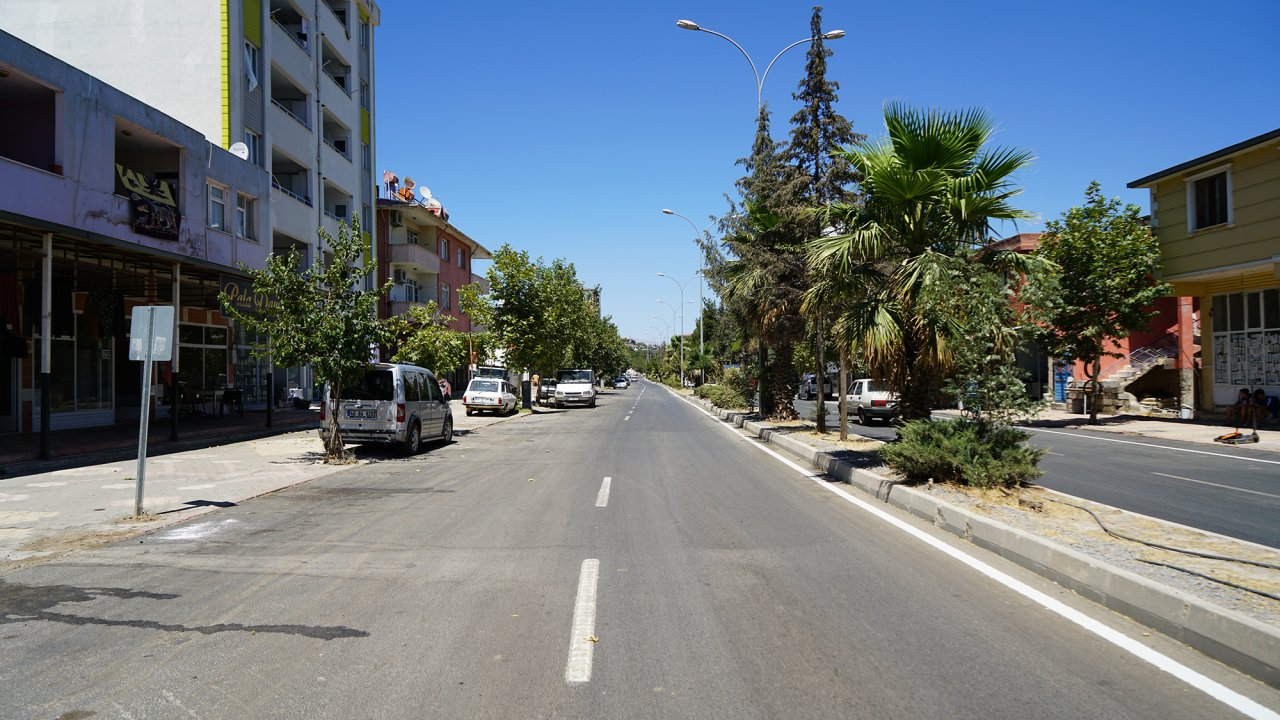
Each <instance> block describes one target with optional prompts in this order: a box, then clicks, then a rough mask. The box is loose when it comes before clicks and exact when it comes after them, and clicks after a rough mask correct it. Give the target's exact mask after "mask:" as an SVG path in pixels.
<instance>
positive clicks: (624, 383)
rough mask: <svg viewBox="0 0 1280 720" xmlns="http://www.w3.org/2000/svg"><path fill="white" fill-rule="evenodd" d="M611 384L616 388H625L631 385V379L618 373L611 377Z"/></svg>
mask: <svg viewBox="0 0 1280 720" xmlns="http://www.w3.org/2000/svg"><path fill="white" fill-rule="evenodd" d="M613 386H614V387H615V388H617V389H618V390H626V389H627V388H629V387H631V381H630V380H628V379H627V376H626V375H619V376H618V377H616V378H614V379H613Z"/></svg>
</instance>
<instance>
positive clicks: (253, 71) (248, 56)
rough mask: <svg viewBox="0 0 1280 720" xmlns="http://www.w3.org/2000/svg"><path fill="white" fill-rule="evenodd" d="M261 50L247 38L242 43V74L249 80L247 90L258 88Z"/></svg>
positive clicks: (251, 90)
mask: <svg viewBox="0 0 1280 720" xmlns="http://www.w3.org/2000/svg"><path fill="white" fill-rule="evenodd" d="M261 57H262V50H260V49H258V47H257V46H256V45H254V44H253V43H251V42H249V41H248V40H246V41H245V43H244V76H245V79H246V80H248V82H249V92H253V91H254V90H257V89H258V84H259V83H258V68H259V67H260V62H261V61H260V58H261Z"/></svg>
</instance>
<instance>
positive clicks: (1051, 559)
mask: <svg viewBox="0 0 1280 720" xmlns="http://www.w3.org/2000/svg"><path fill="white" fill-rule="evenodd" d="M684 399H686V400H689V401H690V402H693V403H697V405H698V406H699V407H703V408H705V409H707V411H708V412H710V413H713V414H714V415H715V416H716V417H718V418H719V419H720V420H722V421H724V422H727V423H731V424H732V425H734V426H735V427H739V428H743V429H745V430H746V431H747V432H748V433H750V434H752V435H754V436H756V437H757V438H759V439H760V440H762V441H764V442H767V443H769V444H771V445H774V446H776V447H778V448H779V449H780V450H783V451H785V452H786V453H787V454H789V455H791V456H793V457H795V458H797V459H798V460H800V461H802V462H804V463H806V464H807V465H808V466H809V467H813V468H816V469H818V470H820V471H822V472H824V473H826V474H827V475H828V476H830V477H831V478H834V479H837V480H840V481H843V482H846V483H849V484H850V485H852V486H855V487H858V488H860V489H862V490H863V491H864V492H866V493H867V494H869V495H872V496H874V497H875V498H876V499H878V500H883V501H884V502H887V503H889V504H891V505H895V506H897V507H899V508H901V509H903V510H906V511H907V512H909V513H911V514H913V515H916V516H917V517H920V518H922V519H924V520H926V521H928V522H931V523H932V524H933V525H935V526H936V527H938V528H941V529H943V530H946V531H947V532H950V533H952V534H953V535H957V536H959V537H961V538H964V539H965V540H968V541H969V542H971V543H973V544H974V545H977V546H979V547H981V548H983V549H986V550H990V551H992V552H995V553H996V554H998V555H1000V556H1001V557H1003V558H1005V559H1007V560H1010V561H1012V562H1015V563H1017V564H1018V565H1021V566H1023V567H1025V568H1027V569H1029V570H1031V571H1032V572H1035V573H1037V574H1039V575H1042V576H1044V577H1046V578H1048V579H1050V580H1052V581H1054V582H1055V583H1057V584H1059V585H1062V586H1063V587H1066V588H1068V589H1070V590H1072V591H1074V592H1075V593H1077V594H1079V595H1081V596H1083V597H1085V598H1087V599H1089V600H1091V601H1093V602H1096V603H1098V604H1100V605H1103V606H1105V607H1107V608H1109V609H1111V610H1114V611H1116V612H1119V613H1121V614H1123V615H1126V616H1128V617H1130V618H1132V619H1134V620H1136V621H1138V622H1140V623H1142V624H1143V625H1146V626H1148V627H1151V628H1153V629H1155V630H1158V631H1160V632H1162V633H1164V634H1166V635H1168V636H1170V637H1172V638H1174V639H1176V640H1178V641H1179V642H1182V643H1183V644H1186V645H1189V646H1190V647H1193V648H1195V649H1196V650H1199V651H1200V652H1202V653H1204V654H1206V655H1208V656H1210V657H1212V658H1214V659H1216V660H1218V661H1220V662H1222V663H1224V664H1226V665H1229V666H1231V667H1233V668H1235V669H1237V670H1240V671H1242V672H1245V673H1248V674H1249V675H1252V676H1254V677H1256V678H1258V679H1260V680H1262V681H1263V682H1265V683H1267V684H1268V685H1271V686H1274V687H1280V628H1276V627H1274V626H1271V625H1268V624H1266V623H1263V622H1260V621H1258V620H1255V619H1253V618H1251V617H1247V616H1245V615H1243V614H1241V613H1238V612H1235V611H1232V610H1229V609H1227V608H1223V607H1219V606H1217V605H1214V604H1212V603H1209V602H1206V601H1204V600H1201V599H1199V598H1196V597H1193V596H1191V595H1189V594H1187V593H1184V592H1181V591H1179V590H1176V589H1174V588H1170V587H1167V586H1164V585H1161V584H1160V583H1157V582H1154V581H1152V580H1148V579H1146V578H1143V577H1141V576H1139V575H1136V574H1134V573H1132V572H1129V571H1127V570H1124V569H1121V568H1117V567H1114V566H1111V565H1108V564H1107V563H1104V562H1102V561H1100V560H1097V559H1095V558H1092V557H1089V556H1087V555H1085V554H1083V553H1080V552H1077V551H1075V550H1072V549H1070V548H1067V547H1064V546H1062V545H1059V544H1057V543H1054V542H1051V541H1049V540H1045V539H1043V538H1040V537H1037V536H1035V535H1032V534H1030V533H1027V532H1024V531H1022V530H1018V529H1016V528H1013V527H1010V526H1008V525H1005V524H1004V523H1001V522H998V521H995V520H992V519H990V518H986V517H982V516H980V515H976V514H974V513H971V512H969V511H967V510H964V509H962V508H959V507H956V506H954V505H952V504H950V503H947V502H944V501H942V500H939V499H937V498H935V497H932V496H930V495H929V494H928V493H925V492H922V491H920V490H917V489H916V488H912V487H908V486H904V485H900V484H898V483H896V482H895V481H893V480H891V479H890V478H886V477H883V476H881V475H877V474H875V473H873V472H870V471H868V470H861V469H858V468H854V467H853V466H851V465H849V464H848V463H845V462H842V461H840V460H838V459H836V458H834V457H832V456H831V455H830V454H829V453H826V452H823V451H821V450H817V449H815V448H813V447H810V446H808V445H806V444H804V443H802V442H800V441H798V440H794V439H792V438H789V437H786V436H785V435H783V434H781V433H776V432H774V430H773V428H771V427H770V426H768V425H765V424H762V423H757V422H753V421H749V420H746V414H745V413H742V412H734V411H727V410H723V409H720V408H717V407H715V406H714V405H711V404H710V403H707V402H705V401H703V400H700V399H696V398H684ZM1264 716H1267V715H1264ZM1255 717H1256V716H1255Z"/></svg>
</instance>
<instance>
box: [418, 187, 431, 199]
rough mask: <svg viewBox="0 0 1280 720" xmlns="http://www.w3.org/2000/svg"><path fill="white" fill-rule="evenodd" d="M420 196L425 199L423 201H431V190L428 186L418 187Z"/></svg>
mask: <svg viewBox="0 0 1280 720" xmlns="http://www.w3.org/2000/svg"><path fill="white" fill-rule="evenodd" d="M418 194H419V195H421V196H422V199H423V200H430V199H431V188H429V187H427V186H426V185H419V186H418Z"/></svg>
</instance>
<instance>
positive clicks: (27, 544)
mask: <svg viewBox="0 0 1280 720" xmlns="http://www.w3.org/2000/svg"><path fill="white" fill-rule="evenodd" d="M249 416H250V413H248V412H246V413H245V423H244V424H230V425H228V424H225V423H224V424H221V425H219V424H216V423H210V424H208V425H207V426H200V425H197V424H195V423H191V424H189V425H188V426H187V427H188V428H189V431H188V433H187V434H188V437H190V439H189V440H186V441H180V442H179V443H169V442H168V424H167V420H166V422H165V423H164V424H163V427H156V426H153V427H152V429H151V430H152V437H151V440H150V441H149V442H155V441H156V433H159V432H163V433H164V436H163V440H161V441H160V445H161V446H162V447H165V448H167V449H168V451H169V454H164V455H160V456H158V457H157V456H156V453H154V452H151V451H150V450H149V451H148V460H147V475H146V483H145V488H144V507H145V509H146V511H147V512H148V513H150V514H151V515H152V517H151V518H149V519H148V520H146V521H144V522H137V521H132V520H128V519H126V518H129V516H131V515H133V511H134V504H135V499H134V494H135V492H136V487H137V485H136V481H135V480H134V478H135V476H136V475H137V432H138V429H137V426H134V428H133V436H132V439H131V442H129V438H128V437H126V435H127V433H125V430H124V429H121V428H117V429H109V430H107V431H106V432H103V433H99V434H98V436H97V437H95V438H92V439H90V440H89V442H87V443H85V444H83V445H78V446H76V445H73V444H72V441H74V440H75V434H76V433H82V434H83V433H85V432H86V431H83V430H81V431H66V432H67V433H70V434H69V435H64V436H62V439H63V445H62V447H63V448H64V454H63V455H62V456H61V457H58V458H57V459H58V460H61V461H65V463H64V464H63V465H62V466H59V467H45V468H44V469H32V470H30V471H29V472H26V473H24V474H22V475H20V476H5V477H0V574H3V573H5V572H7V571H10V570H14V569H17V568H20V567H24V566H26V565H30V564H35V563H39V562H42V561H44V560H48V559H50V558H53V557H57V556H59V555H62V554H65V553H68V552H73V551H76V550H82V549H87V548H93V547H98V546H100V545H104V544H106V543H108V542H111V541H113V540H118V539H120V538H124V537H129V536H131V535H135V534H138V533H140V532H144V531H149V530H155V529H157V528H161V527H164V526H166V525H171V524H173V523H176V522H181V521H184V520H189V519H191V518H193V517H196V516H197V515H201V514H204V513H207V512H211V511H213V510H215V509H217V508H226V507H232V506H235V505H236V504H238V503H241V502H244V501H245V500H248V499H250V498H254V497H257V496H259V495H264V494H266V493H270V492H274V491H276V490H280V489H282V488H286V487H289V486H292V485H297V484H298V483H302V482H306V481H308V480H314V479H316V478H319V477H323V476H325V475H329V474H331V473H335V472H338V471H341V470H345V469H348V468H351V467H354V466H353V465H325V464H324V463H323V458H324V454H323V447H322V445H321V442H320V438H319V437H318V436H317V434H316V432H315V431H314V426H318V422H317V420H318V417H319V414H318V411H304V410H298V411H295V414H293V415H289V414H288V411H286V412H284V413H280V414H278V415H277V416H276V417H275V418H274V420H275V421H276V422H273V425H274V427H273V428H271V429H270V430H269V432H272V433H274V434H273V435H272V436H269V437H259V438H257V439H252V440H247V441H244V440H240V441H237V440H236V439H235V438H234V437H233V434H232V431H234V430H235V429H236V428H240V429H241V432H244V433H248V432H261V431H263V430H266V429H265V428H262V427H260V426H259V427H257V428H253V427H252V425H250V423H249ZM519 417H521V415H510V416H506V417H496V416H493V415H477V416H474V417H468V416H467V415H466V413H463V412H458V413H455V414H454V416H453V420H454V432H455V440H454V442H460V443H466V442H467V436H468V435H469V434H470V433H472V432H474V431H476V430H478V429H479V428H482V427H485V426H487V425H492V424H494V423H499V422H506V421H509V420H514V419H517V418H519ZM236 419H237V420H239V418H238V416H237V418H236ZM263 419H264V418H262V416H261V415H259V417H258V420H263ZM224 420H225V418H224ZM281 420H289V421H292V424H285V423H281V422H278V421H281ZM308 424H310V425H312V426H313V427H312V428H310V429H306V430H299V428H303V427H306V426H307V425H308ZM193 426H194V427H193ZM94 432H95V433H97V430H95V431H94ZM51 435H53V433H51ZM122 441H123V443H124V444H125V445H127V446H128V447H127V448H125V449H123V450H122V449H121V448H119V447H117V446H119V445H120V444H121V443H122ZM184 443H186V444H189V445H194V447H182V448H180V447H179V445H182V444H184ZM50 445H51V446H53V445H54V444H53V442H50ZM55 447H56V446H55ZM439 447H440V445H439V443H438V442H427V443H426V444H425V447H424V450H423V454H422V455H420V456H418V457H420V458H421V457H428V456H430V454H431V453H432V452H435V451H436V450H437V449H438V448H439ZM95 448H96V449H95ZM73 449H78V450H83V451H86V452H81V453H79V454H76V453H74V452H72V450H73ZM6 450H10V451H11V452H16V449H11V448H6ZM34 450H35V448H31V449H29V452H31V453H33V452H34ZM121 452H124V454H125V455H126V456H127V457H123V458H118V459H115V460H114V461H105V460H103V459H102V457H103V455H104V454H107V453H115V454H117V455H118V454H119V453H121ZM93 453H97V454H96V455H95V454H93ZM356 457H357V461H358V462H361V463H368V462H385V461H401V460H402V456H401V455H400V453H399V452H398V450H397V449H395V448H386V449H382V448H375V449H369V450H359V451H357V455H356ZM403 461H404V462H413V459H409V458H404V459H403Z"/></svg>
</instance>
